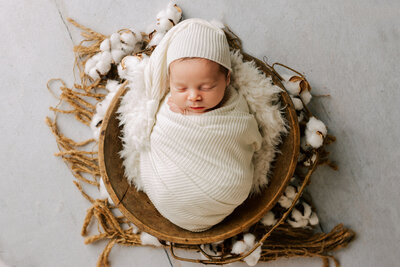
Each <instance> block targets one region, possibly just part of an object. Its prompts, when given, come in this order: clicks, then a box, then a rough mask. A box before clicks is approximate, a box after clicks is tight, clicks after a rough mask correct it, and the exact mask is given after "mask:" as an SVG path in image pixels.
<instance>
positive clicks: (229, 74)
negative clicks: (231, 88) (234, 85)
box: [226, 71, 231, 86]
mask: <svg viewBox="0 0 400 267" xmlns="http://www.w3.org/2000/svg"><path fill="white" fill-rule="evenodd" d="M230 83H231V71H229V72H228V75H226V86H228V85H229V84H230Z"/></svg>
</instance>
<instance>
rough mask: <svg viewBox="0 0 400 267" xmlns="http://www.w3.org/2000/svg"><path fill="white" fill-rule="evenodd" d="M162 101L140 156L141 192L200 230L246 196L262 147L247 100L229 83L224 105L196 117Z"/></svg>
mask: <svg viewBox="0 0 400 267" xmlns="http://www.w3.org/2000/svg"><path fill="white" fill-rule="evenodd" d="M169 96H170V94H167V96H166V98H165V99H164V100H163V101H162V103H161V106H160V110H159V112H158V113H157V117H156V124H155V126H154V128H153V132H152V134H151V136H150V150H149V151H145V152H142V153H141V155H140V173H141V181H142V183H143V186H144V191H145V192H146V194H147V195H148V196H149V198H150V200H151V201H152V203H153V204H154V206H155V207H156V209H157V210H158V211H159V212H160V213H161V214H162V215H163V216H164V217H165V218H167V219H168V220H170V221H171V222H172V223H174V224H176V225H178V226H180V227H181V228H184V229H186V230H189V231H194V232H200V231H204V230H207V229H209V228H211V227H212V226H213V225H215V224H217V223H219V222H220V221H222V220H223V219H224V218H225V217H226V216H228V215H229V214H230V213H232V211H233V210H234V209H235V208H236V207H237V206H239V205H240V204H241V203H242V202H243V201H244V200H245V199H246V198H247V197H248V195H249V192H250V189H251V186H252V182H253V172H254V166H253V164H252V157H253V154H254V151H255V150H258V149H259V148H260V146H261V141H262V137H261V135H260V133H259V131H258V126H257V122H256V120H255V119H254V117H253V115H251V114H250V113H249V109H248V105H247V102H246V100H245V99H244V97H243V96H242V95H241V94H238V92H237V91H236V89H235V88H234V87H233V86H228V88H227V91H226V93H225V96H224V97H226V101H225V103H224V105H223V106H222V107H220V108H217V109H215V110H212V111H209V112H206V113H203V114H200V115H182V114H180V113H174V112H172V111H171V110H170V109H169V107H168V105H167V104H166V101H167V99H168V97H169Z"/></svg>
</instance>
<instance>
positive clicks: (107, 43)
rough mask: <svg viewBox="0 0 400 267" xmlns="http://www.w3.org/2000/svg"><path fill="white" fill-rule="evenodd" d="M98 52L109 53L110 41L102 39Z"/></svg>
mask: <svg viewBox="0 0 400 267" xmlns="http://www.w3.org/2000/svg"><path fill="white" fill-rule="evenodd" d="M100 50H101V51H103V52H105V51H107V52H110V50H111V44H110V39H108V38H107V39H104V41H103V42H101V44H100Z"/></svg>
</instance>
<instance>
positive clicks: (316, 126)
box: [306, 116, 328, 135]
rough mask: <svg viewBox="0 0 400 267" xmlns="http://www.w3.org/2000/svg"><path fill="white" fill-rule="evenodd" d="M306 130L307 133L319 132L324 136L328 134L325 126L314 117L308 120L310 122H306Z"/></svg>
mask: <svg viewBox="0 0 400 267" xmlns="http://www.w3.org/2000/svg"><path fill="white" fill-rule="evenodd" d="M306 130H308V131H319V132H321V133H322V134H323V135H326V134H327V133H328V130H327V129H326V126H325V124H324V123H323V122H322V121H320V120H318V119H317V118H315V117H314V116H313V117H311V118H310V120H309V121H308V122H307V128H306Z"/></svg>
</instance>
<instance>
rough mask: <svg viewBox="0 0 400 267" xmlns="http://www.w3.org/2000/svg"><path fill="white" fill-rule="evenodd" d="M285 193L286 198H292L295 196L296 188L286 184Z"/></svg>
mask: <svg viewBox="0 0 400 267" xmlns="http://www.w3.org/2000/svg"><path fill="white" fill-rule="evenodd" d="M285 194H286V196H287V197H288V198H291V199H294V197H295V196H296V189H295V188H294V187H293V186H291V185H288V186H287V187H286V189H285Z"/></svg>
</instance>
